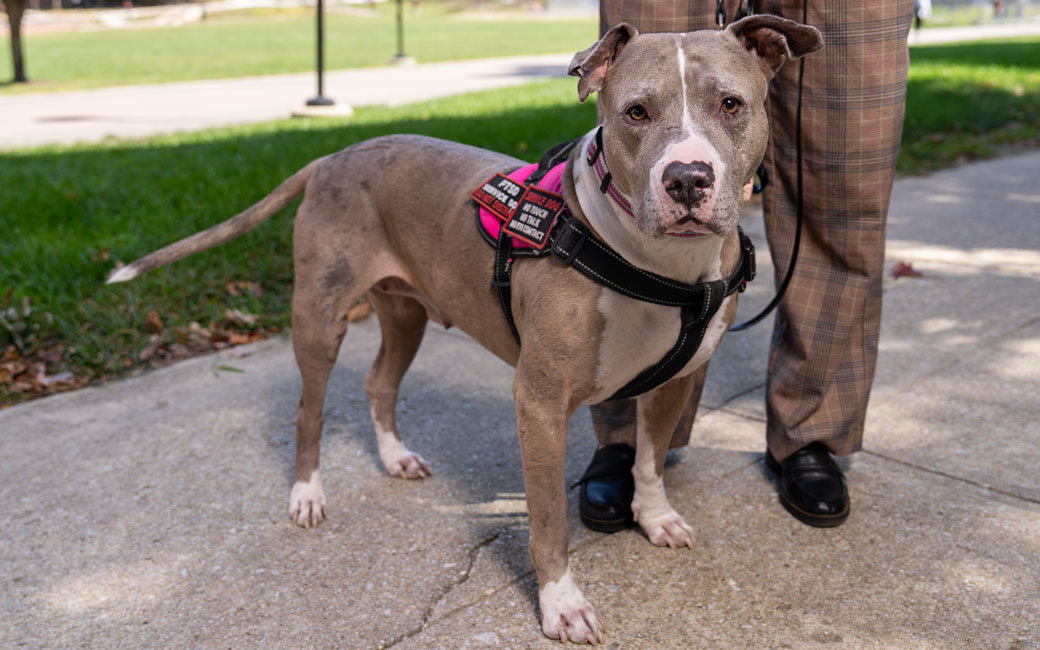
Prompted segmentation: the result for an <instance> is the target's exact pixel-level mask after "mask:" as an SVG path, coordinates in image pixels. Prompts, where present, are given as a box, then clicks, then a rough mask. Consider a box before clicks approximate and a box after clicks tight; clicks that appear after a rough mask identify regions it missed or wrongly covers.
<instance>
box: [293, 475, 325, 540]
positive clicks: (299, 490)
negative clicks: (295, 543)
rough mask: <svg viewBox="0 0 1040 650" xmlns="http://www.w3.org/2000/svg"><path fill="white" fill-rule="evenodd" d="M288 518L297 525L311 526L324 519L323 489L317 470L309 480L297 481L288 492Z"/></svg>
mask: <svg viewBox="0 0 1040 650" xmlns="http://www.w3.org/2000/svg"><path fill="white" fill-rule="evenodd" d="M289 518H290V519H292V522H293V523H294V524H296V525H297V526H302V527H303V528H313V527H315V526H317V525H318V524H320V523H321V522H322V521H324V520H325V491H324V490H322V489H321V476H320V475H319V474H318V470H315V471H314V473H313V474H311V478H310V480H309V481H307V482H306V483H304V482H303V481H297V482H296V483H294V484H293V486H292V492H290V493H289Z"/></svg>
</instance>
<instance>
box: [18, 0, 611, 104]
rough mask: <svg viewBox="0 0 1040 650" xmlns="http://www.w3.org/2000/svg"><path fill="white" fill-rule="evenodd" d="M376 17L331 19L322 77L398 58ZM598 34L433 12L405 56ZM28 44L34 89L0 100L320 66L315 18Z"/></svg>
mask: <svg viewBox="0 0 1040 650" xmlns="http://www.w3.org/2000/svg"><path fill="white" fill-rule="evenodd" d="M375 13H376V15H375V16H374V17H358V16H348V15H342V14H335V13H329V14H327V15H326V23H325V30H326V32H325V47H326V50H325V57H326V58H325V66H326V69H329V70H335V69H339V68H358V67H368V66H379V65H386V64H387V63H388V61H389V60H390V59H391V58H392V57H393V55H394V54H395V53H396V51H397V50H396V47H397V46H396V32H395V27H394V22H393V14H392V12H391V10H390V8H389V7H382V8H381V9H380V10H379V11H377V12H375ZM596 29H597V26H596V21H595V19H591V18H590V19H586V20H561V21H556V20H553V21H548V20H535V19H531V18H529V17H527V16H526V15H525V14H522V13H517V14H515V18H513V19H510V20H472V19H464V18H457V17H453V16H452V15H451V14H448V13H447V12H446V11H444V10H443V8H440V7H439V6H438V5H436V4H434V5H432V6H428V8H427V9H426V10H424V13H423V14H422V15H420V16H414V15H412V14H411V13H410V12H406V15H405V53H406V54H408V55H409V56H413V57H415V58H416V59H418V60H419V61H420V62H431V61H445V60H453V59H472V58H480V57H491V56H508V55H514V54H543V53H554V52H568V51H577V50H580V49H583V48H585V47H588V46H589V44H591V43H592V42H593V41H595V39H596V33H597V32H596ZM2 41H3V47H2V48H0V78H4V77H8V78H9V76H10V74H11V55H10V48H9V46H8V45H7V39H6V38H5V39H2ZM24 43H25V61H26V69H27V74H28V76H29V79H30V82H31V83H29V84H10V85H7V86H2V87H0V94H2V93H20V92H31V91H41V90H67V89H70V88H91V87H99V86H110V85H118V84H139V83H158V82H167V81H183V80H189V79H218V78H226V77H242V76H251V75H266V74H280V73H289V72H306V71H310V70H314V66H315V20H314V16H313V11H309V12H301V11H298V10H293V11H289V10H286V11H283V12H274V13H272V12H260V13H249V12H245V13H236V14H234V15H231V16H216V17H213V18H210V19H207V20H204V21H202V22H200V23H195V24H190V25H184V26H180V27H167V28H145V29H122V30H105V31H96V32H81V33H79V32H76V33H73V32H70V33H61V34H31V35H28V36H26V37H25V38H24Z"/></svg>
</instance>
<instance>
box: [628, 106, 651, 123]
mask: <svg viewBox="0 0 1040 650" xmlns="http://www.w3.org/2000/svg"><path fill="white" fill-rule="evenodd" d="M625 115H628V116H629V117H630V118H632V119H633V120H635V121H636V122H642V121H643V120H645V119H646V118H647V117H648V115H647V113H646V107H645V106H643V105H642V104H636V105H635V106H632V107H631V108H629V109H628V111H626V112H625Z"/></svg>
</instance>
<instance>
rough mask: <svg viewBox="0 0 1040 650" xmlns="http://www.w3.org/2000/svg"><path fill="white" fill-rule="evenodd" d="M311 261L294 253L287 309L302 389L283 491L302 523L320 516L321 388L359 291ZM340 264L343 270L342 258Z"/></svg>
mask: <svg viewBox="0 0 1040 650" xmlns="http://www.w3.org/2000/svg"><path fill="white" fill-rule="evenodd" d="M314 266H315V265H314V264H301V263H300V258H299V256H297V264H296V289H295V291H294V294H293V308H292V327H293V334H292V338H293V351H294V352H295V353H296V365H297V366H298V367H299V369H300V380H301V383H302V392H301V394H300V402H299V404H298V406H297V409H296V476H295V480H294V482H293V487H292V492H291V494H290V496H289V516H290V518H291V519H292V520H293V522H294V523H296V524H297V525H299V526H302V527H304V528H310V527H312V526H317V525H318V524H319V523H321V521H322V520H323V519H325V492H324V490H322V487H321V476H320V474H319V471H318V468H319V452H320V448H321V430H322V427H323V426H324V424H325V417H324V405H325V389H326V388H327V386H328V382H329V374H330V373H331V372H332V368H333V366H335V365H336V357H337V356H338V355H339V348H340V344H341V343H342V342H343V337H344V335H346V333H347V309H348V308H349V307H350V305H352V304H353V303H354V302H356V301H357V299H358V298H359V297H360V294H361V293H362V291H363V290H364V289H363V288H361V289H358V288H357V287H356V286H352V285H351V284H350V283H349V282H341V283H332V282H330V279H331V278H330V273H329V271H328V270H323V271H322V272H321V273H320V274H319V273H315V272H314ZM340 267H341V268H342V269H346V266H345V262H342V263H341V264H340ZM340 275H341V276H348V275H349V273H347V272H346V271H344V272H343V273H340ZM337 279H340V280H342V279H344V278H337ZM333 284H339V286H333ZM316 289H317V290H316Z"/></svg>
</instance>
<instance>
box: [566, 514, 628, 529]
mask: <svg viewBox="0 0 1040 650" xmlns="http://www.w3.org/2000/svg"><path fill="white" fill-rule="evenodd" d="M579 514H580V515H581V523H583V524H584V525H585V527H586V528H588V529H589V530H594V531H596V532H597V533H616V532H619V531H622V530H625V529H626V528H630V527H631V526H632V519H631V518H630V517H622V518H621V519H593V518H592V517H586V516H585V513H579Z"/></svg>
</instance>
